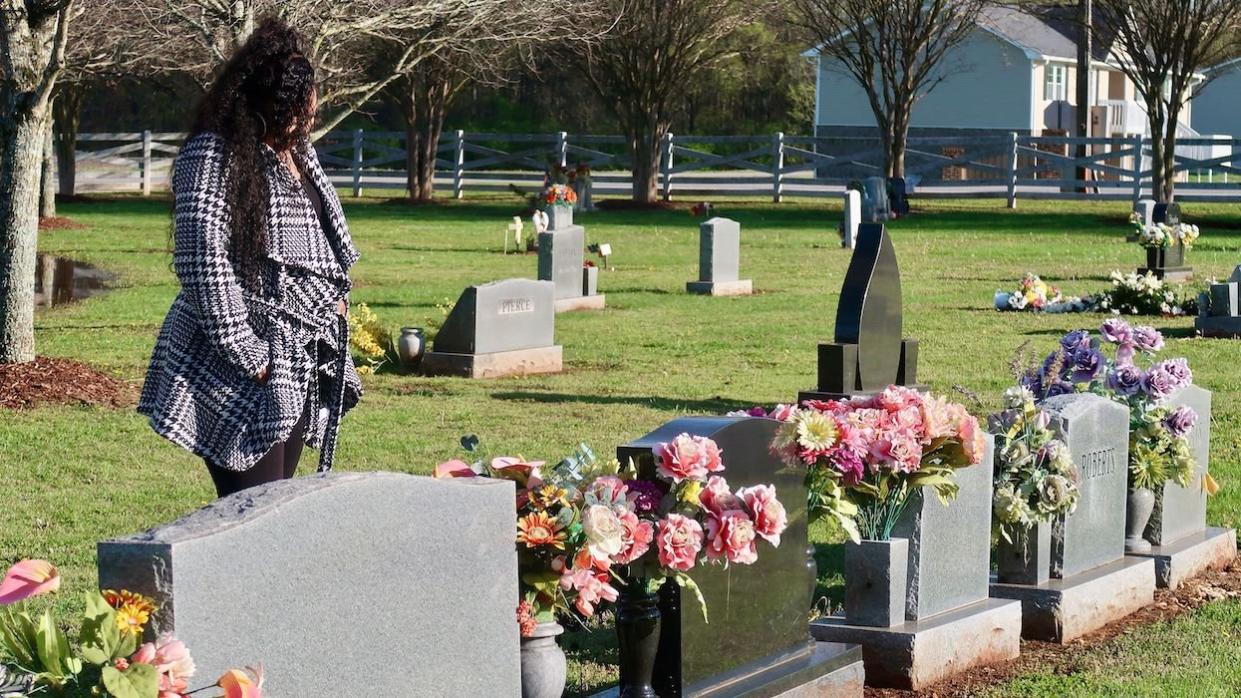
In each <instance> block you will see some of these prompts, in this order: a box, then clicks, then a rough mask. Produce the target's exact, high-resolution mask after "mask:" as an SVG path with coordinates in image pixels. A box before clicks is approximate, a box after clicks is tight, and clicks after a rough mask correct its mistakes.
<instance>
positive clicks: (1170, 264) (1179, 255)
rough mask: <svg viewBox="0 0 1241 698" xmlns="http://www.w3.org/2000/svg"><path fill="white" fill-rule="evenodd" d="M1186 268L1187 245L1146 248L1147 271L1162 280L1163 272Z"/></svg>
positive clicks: (1177, 244)
mask: <svg viewBox="0 0 1241 698" xmlns="http://www.w3.org/2000/svg"><path fill="white" fill-rule="evenodd" d="M1182 266H1185V245H1184V244H1183V243H1180V242H1178V243H1176V244H1174V245H1168V246H1167V247H1148V248H1146V269H1147V270H1148V271H1150V272H1151V273H1153V274H1155V276H1158V277H1160V278H1163V270H1164V269H1168V268H1176V267H1182Z"/></svg>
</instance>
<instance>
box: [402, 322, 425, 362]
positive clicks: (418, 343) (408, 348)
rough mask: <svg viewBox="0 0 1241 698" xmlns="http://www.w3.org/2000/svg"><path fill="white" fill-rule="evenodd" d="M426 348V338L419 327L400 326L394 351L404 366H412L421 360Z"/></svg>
mask: <svg viewBox="0 0 1241 698" xmlns="http://www.w3.org/2000/svg"><path fill="white" fill-rule="evenodd" d="M426 349H427V338H426V334H425V333H424V332H423V330H422V328H421V327H402V328H401V337H400V339H398V340H397V343H396V351H397V355H398V356H400V357H401V365H402V366H403V367H404V368H414V367H416V366H417V365H418V364H419V362H421V361H422V355H423V353H425V352H426Z"/></svg>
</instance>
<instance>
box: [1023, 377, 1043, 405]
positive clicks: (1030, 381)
mask: <svg viewBox="0 0 1241 698" xmlns="http://www.w3.org/2000/svg"><path fill="white" fill-rule="evenodd" d="M1020 383H1021V387H1023V388H1025V389H1026V390H1029V391H1030V393H1031V394H1033V395H1034V397H1035V398H1040V397H1042V396H1043V379H1042V378H1041V377H1040V376H1039V374H1038V373H1036V372H1035V371H1030V372H1029V373H1026V374H1025V375H1024V376H1022V377H1021V381H1020Z"/></svg>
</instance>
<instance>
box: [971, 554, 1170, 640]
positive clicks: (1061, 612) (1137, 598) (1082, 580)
mask: <svg viewBox="0 0 1241 698" xmlns="http://www.w3.org/2000/svg"><path fill="white" fill-rule="evenodd" d="M991 596H992V597H993V598H1004V599H1016V600H1018V601H1021V616H1022V620H1021V636H1022V637H1023V638H1025V639H1027V640H1043V641H1046V642H1058V643H1061V644H1063V643H1066V642H1069V641H1070V640H1074V639H1076V638H1079V637H1081V636H1082V635H1085V634H1086V633H1088V632H1090V631H1092V630H1097V629H1099V628H1102V627H1103V626H1105V625H1107V624H1108V623H1111V622H1112V621H1116V620H1120V619H1121V618H1124V617H1125V616H1127V615H1129V614H1131V613H1133V612H1134V611H1137V610H1138V609H1140V608H1142V607H1143V606H1149V605H1150V604H1151V603H1153V602H1154V601H1155V561H1154V560H1152V559H1151V558H1148V557H1147V558H1139V557H1125V558H1122V559H1120V560H1116V561H1115V562H1109V563H1108V564H1106V565H1101V566H1099V567H1096V568H1094V569H1092V570H1087V571H1085V572H1082V573H1080V574H1077V575H1074V576H1072V577H1069V578H1068V579H1053V580H1051V581H1048V582H1045V583H1043V584H1039V585H1037V586H1034V585H1027V584H1000V583H998V582H992V584H991Z"/></svg>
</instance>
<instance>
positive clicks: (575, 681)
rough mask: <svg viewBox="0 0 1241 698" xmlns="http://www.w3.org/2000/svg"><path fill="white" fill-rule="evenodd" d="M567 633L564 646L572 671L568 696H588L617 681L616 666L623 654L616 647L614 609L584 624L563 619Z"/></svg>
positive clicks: (576, 697) (568, 681)
mask: <svg viewBox="0 0 1241 698" xmlns="http://www.w3.org/2000/svg"><path fill="white" fill-rule="evenodd" d="M561 625H563V626H564V627H565V634H564V635H561V636H560V647H561V649H563V650H564V653H565V656H566V657H568V659H569V665H570V672H569V676H568V677H567V680H566V681H565V693H564V695H565V696H567V697H568V698H579V697H581V698H585V696H590V695H594V694H595V693H597V692H599V691H600V690H603V689H604V688H607V687H608V686H610V685H614V684H615V683H616V677H615V672H616V667H617V666H618V665H619V664H620V654H619V652H618V651H617V648H616V631H615V625H614V621H613V619H612V614H611V613H604V614H602V615H600V616H596V617H595V618H592V619H590V620H589V621H588V626H589V628H588V629H587V628H582V627H581V626H580V625H578V624H577V623H575V622H573V621H571V620H562V621H561Z"/></svg>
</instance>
